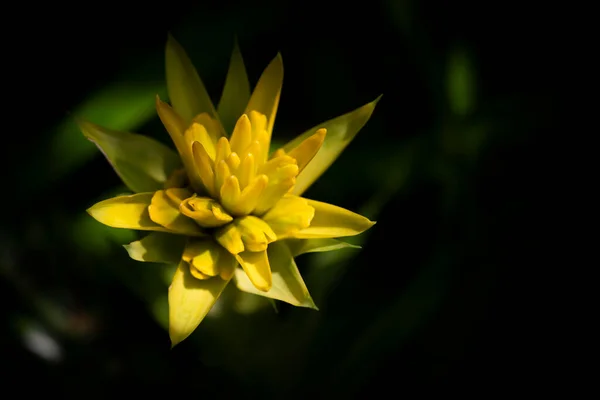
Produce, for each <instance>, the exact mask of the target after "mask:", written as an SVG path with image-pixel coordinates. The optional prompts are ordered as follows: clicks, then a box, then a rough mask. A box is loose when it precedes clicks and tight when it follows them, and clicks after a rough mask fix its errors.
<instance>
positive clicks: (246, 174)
mask: <svg viewBox="0 0 600 400" xmlns="http://www.w3.org/2000/svg"><path fill="white" fill-rule="evenodd" d="M255 173H256V170H255V163H254V155H253V154H248V155H247V156H246V157H245V158H244V160H243V161H242V167H241V168H240V172H239V173H238V178H239V180H240V188H242V189H244V188H245V187H246V186H248V184H249V183H250V182H252V180H253V179H254V175H255Z"/></svg>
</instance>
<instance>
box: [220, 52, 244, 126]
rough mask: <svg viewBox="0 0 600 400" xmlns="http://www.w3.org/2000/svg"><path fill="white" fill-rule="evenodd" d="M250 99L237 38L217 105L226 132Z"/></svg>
mask: <svg viewBox="0 0 600 400" xmlns="http://www.w3.org/2000/svg"><path fill="white" fill-rule="evenodd" d="M249 99H250V82H248V75H247V74H246V68H245V67H244V60H243V59H242V53H241V52H240V48H239V46H238V42H237V40H236V41H235V44H234V46H233V52H232V54H231V61H230V62H229V70H228V71H227V77H226V78H225V86H223V94H222V95H221V100H220V101H219V105H218V107H217V110H218V113H219V117H220V118H221V121H222V122H223V126H224V127H225V132H231V130H232V129H233V125H234V124H235V121H236V120H237V119H238V118H239V117H240V115H242V113H243V112H244V108H245V107H246V104H248V100H249Z"/></svg>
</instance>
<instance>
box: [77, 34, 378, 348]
mask: <svg viewBox="0 0 600 400" xmlns="http://www.w3.org/2000/svg"><path fill="white" fill-rule="evenodd" d="M166 72H167V87H168V92H169V97H170V99H171V104H172V106H169V105H168V104H166V103H164V102H163V101H161V100H160V99H159V98H158V97H157V99H156V109H157V112H158V115H159V117H160V119H161V121H162V122H163V124H164V126H165V128H166V129H167V131H168V132H169V135H170V136H171V139H172V140H173V143H174V145H175V148H176V149H177V153H175V152H173V151H172V150H171V149H169V148H168V147H166V146H164V145H162V144H160V143H159V142H157V141H155V140H153V139H151V138H148V137H145V136H141V135H137V134H133V133H125V132H116V131H112V130H109V129H106V128H103V127H100V126H98V125H95V124H93V123H90V122H87V121H79V125H80V127H81V130H82V131H83V133H84V135H85V136H86V137H87V138H88V139H90V140H91V141H93V142H94V143H96V145H97V146H98V147H99V148H100V149H101V151H102V152H103V153H104V154H105V156H106V157H107V159H108V161H109V162H110V163H111V164H112V166H113V167H114V169H115V171H116V172H117V174H119V176H120V177H121V178H122V180H123V182H124V183H125V184H126V185H127V186H128V187H129V188H130V189H131V190H132V191H133V192H134V193H135V194H133V195H128V196H118V197H114V198H111V199H108V200H104V201H101V202H99V203H97V204H95V205H94V206H92V207H91V208H90V209H89V210H88V212H89V214H90V215H91V216H92V217H94V218H95V219H96V220H98V221H100V222H102V223H103V224H106V225H108V226H111V227H115V228H126V229H137V230H145V231H152V232H151V233H150V234H149V235H147V236H145V237H144V238H142V239H141V240H138V241H136V242H133V243H130V244H129V245H127V246H125V247H126V249H127V251H128V252H129V255H130V256H131V257H132V258H133V259H136V260H139V261H150V262H165V263H178V268H177V271H176V273H175V276H174V277H173V281H172V283H171V286H170V287H169V334H170V337H171V342H172V344H173V345H176V344H177V343H179V342H181V341H182V340H184V339H185V338H187V337H188V336H189V335H190V334H191V333H192V332H193V331H194V329H196V327H197V326H198V324H200V322H201V321H202V319H203V318H204V317H205V316H206V314H207V313H208V311H209V310H210V308H211V307H212V306H213V304H214V303H215V301H216V300H217V298H218V297H219V295H220V294H221V292H222V291H223V289H224V288H225V286H226V285H227V284H228V283H229V282H230V281H231V280H232V279H234V280H235V282H236V285H237V287H238V288H239V289H240V290H243V291H246V292H249V293H254V294H258V295H262V296H265V297H269V298H272V299H276V300H281V301H285V302H287V303H290V304H292V305H295V306H300V307H309V308H314V309H316V306H315V304H314V302H313V301H312V299H311V297H310V294H309V292H308V289H307V288H306V285H305V283H304V281H303V280H302V277H301V276H300V273H299V272H298V268H297V267H296V264H295V262H294V257H295V256H297V255H299V254H302V253H306V252H310V251H329V250H335V249H338V248H343V247H348V246H350V245H348V244H346V243H344V242H340V241H337V240H335V239H334V238H338V237H344V236H352V235H357V234H359V233H361V232H363V231H365V230H366V229H368V228H370V227H371V226H372V225H373V224H374V222H372V221H369V220H368V219H367V218H365V217H363V216H361V215H359V214H356V213H354V212H351V211H348V210H346V209H343V208H340V207H337V206H334V205H331V204H327V203H322V202H318V201H315V200H309V199H306V198H304V197H301V195H302V193H303V192H304V191H305V190H306V189H307V188H308V187H309V186H310V185H311V184H312V183H313V182H314V181H315V180H316V179H317V178H318V177H319V176H320V175H321V174H322V173H323V172H324V171H325V170H326V169H327V168H328V167H329V166H330V165H331V164H332V163H333V161H334V160H335V159H336V158H337V157H338V156H339V154H340V153H341V152H342V150H343V149H344V148H345V147H346V146H347V145H348V144H349V143H350V141H351V140H352V139H353V138H354V136H355V135H356V134H357V133H358V131H359V130H360V129H361V128H362V127H363V126H364V124H365V123H366V122H367V120H368V119H369V117H370V116H371V114H372V112H373V110H374V108H375V104H376V103H377V101H378V99H377V100H375V101H373V102H371V103H369V104H366V105H365V106H363V107H360V108H358V109H356V110H354V111H352V112H350V113H348V114H345V115H342V116H340V117H338V118H335V119H333V120H330V121H328V122H325V123H323V124H321V125H319V126H317V127H315V128H313V129H310V130H308V131H307V132H305V133H303V134H301V135H300V136H298V137H297V138H296V139H294V140H292V141H291V142H289V143H288V144H286V145H285V146H283V147H282V148H280V149H277V150H276V151H274V152H272V153H270V152H269V150H270V149H269V146H270V142H271V133H272V131H273V125H274V123H275V115H276V113H277V107H278V104H279V97H280V93H281V85H282V81H283V64H282V60H281V56H280V55H278V56H277V57H275V59H274V60H273V61H271V63H270V64H269V65H268V66H267V68H266V69H265V71H264V72H263V74H262V75H261V77H260V79H259V81H258V83H257V85H256V88H255V89H254V92H253V93H252V94H251V93H250V85H249V83H248V78H247V75H246V71H245V68H244V63H243V61H242V58H241V54H240V52H239V49H238V47H237V44H236V46H235V48H234V51H233V54H232V58H231V63H230V67H229V71H228V74H227V78H226V82H225V86H224V90H223V94H222V96H221V99H220V102H219V105H218V107H217V109H215V108H214V106H213V103H212V102H211V100H210V97H209V96H208V94H207V93H206V89H205V88H204V85H203V84H202V81H201V80H200V78H199V76H198V74H197V72H196V70H195V68H194V67H193V65H192V64H191V62H190V60H189V58H188V56H187V55H186V53H185V51H184V50H183V48H182V47H181V46H180V45H179V44H178V43H177V42H176V41H175V40H174V39H173V38H172V37H169V39H168V41H167V46H166ZM229 132H231V135H228V133H229ZM238 266H241V268H238Z"/></svg>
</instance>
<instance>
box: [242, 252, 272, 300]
mask: <svg viewBox="0 0 600 400" xmlns="http://www.w3.org/2000/svg"><path fill="white" fill-rule="evenodd" d="M235 258H236V260H237V261H238V262H239V263H240V265H241V266H242V268H243V269H244V272H246V275H248V278H249V279H250V281H251V282H252V284H253V285H254V287H255V288H256V289H258V290H260V291H263V292H267V291H268V290H269V289H271V285H272V277H271V267H270V266H269V258H268V256H267V251H266V250H265V251H260V252H252V251H243V252H241V253H239V254H237V255H236V256H235Z"/></svg>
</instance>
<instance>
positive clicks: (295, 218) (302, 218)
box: [262, 195, 315, 239]
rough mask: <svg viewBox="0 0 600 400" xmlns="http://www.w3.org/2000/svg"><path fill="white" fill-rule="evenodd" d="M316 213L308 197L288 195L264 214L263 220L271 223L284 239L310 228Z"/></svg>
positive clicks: (278, 236)
mask: <svg viewBox="0 0 600 400" xmlns="http://www.w3.org/2000/svg"><path fill="white" fill-rule="evenodd" d="M314 215H315V210H314V208H312V207H311V206H309V205H308V201H307V200H306V199H304V198H302V197H298V196H292V195H286V196H284V197H283V198H281V200H279V201H278V202H277V203H276V204H275V206H273V208H271V209H270V210H269V211H268V212H267V213H266V214H265V215H263V216H262V220H263V221H265V222H266V223H267V224H269V226H270V227H271V228H272V229H273V231H274V232H275V234H276V235H277V238H278V239H282V238H284V237H289V236H290V235H291V234H293V233H294V232H298V231H299V230H301V229H304V228H308V227H309V226H310V225H311V221H312V219H313V217H314Z"/></svg>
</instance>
